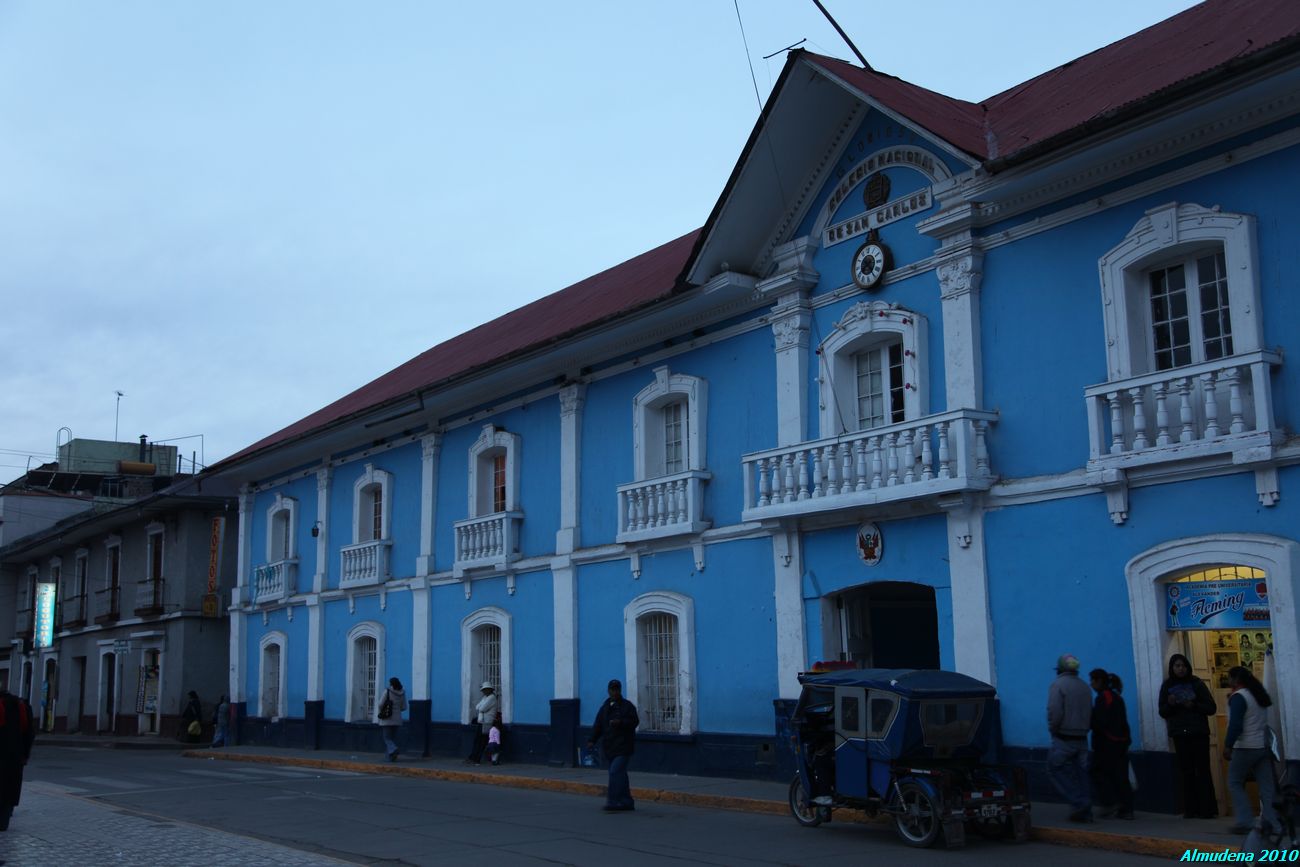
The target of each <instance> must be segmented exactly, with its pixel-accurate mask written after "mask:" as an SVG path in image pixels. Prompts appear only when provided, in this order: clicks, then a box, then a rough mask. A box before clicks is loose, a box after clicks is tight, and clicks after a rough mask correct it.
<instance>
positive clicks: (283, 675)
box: [257, 630, 289, 720]
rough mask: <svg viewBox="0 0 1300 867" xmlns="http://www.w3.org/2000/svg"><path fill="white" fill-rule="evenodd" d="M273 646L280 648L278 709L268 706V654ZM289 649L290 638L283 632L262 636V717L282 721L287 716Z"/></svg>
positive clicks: (259, 677)
mask: <svg viewBox="0 0 1300 867" xmlns="http://www.w3.org/2000/svg"><path fill="white" fill-rule="evenodd" d="M272 645H276V646H278V647H279V648H280V672H279V675H278V676H277V678H276V681H277V682H276V697H277V699H278V700H277V702H276V705H277V706H276V707H273V708H268V707H267V706H266V653H267V649H268V648H270V647H271V646H272ZM288 647H289V638H288V636H286V635H285V634H284V633H283V632H280V631H279V630H276V631H274V632H268V633H266V634H265V635H263V636H262V640H261V641H259V642H258V645H257V715H258V716H260V717H269V718H270V719H273V720H274V719H280V718H281V717H284V716H286V715H287V714H286V713H285V708H286V703H285V690H286V689H287V688H288V683H289V680H288V676H287V672H288V669H289V666H288V658H289V654H288Z"/></svg>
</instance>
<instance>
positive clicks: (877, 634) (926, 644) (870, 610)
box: [835, 581, 939, 668]
mask: <svg viewBox="0 0 1300 867" xmlns="http://www.w3.org/2000/svg"><path fill="white" fill-rule="evenodd" d="M835 607H836V614H838V615H839V624H838V627H839V630H838V631H839V635H840V659H841V660H844V661H850V662H856V663H857V664H858V665H859V666H860V667H862V668H938V667H939V614H938V609H937V608H936V607H935V602H934V588H933V587H928V586H926V585H924V584H913V583H911V582H909V581H881V582H879V583H876V584H868V585H867V586H865V587H860V588H857V589H855V590H850V591H848V592H846V593H842V594H840V595H839V596H838V597H837V598H836V604H835Z"/></svg>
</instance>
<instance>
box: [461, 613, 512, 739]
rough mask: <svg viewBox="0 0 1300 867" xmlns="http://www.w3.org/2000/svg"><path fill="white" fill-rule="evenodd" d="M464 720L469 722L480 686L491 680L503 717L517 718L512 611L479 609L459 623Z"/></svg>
mask: <svg viewBox="0 0 1300 867" xmlns="http://www.w3.org/2000/svg"><path fill="white" fill-rule="evenodd" d="M460 630H461V631H460V635H461V642H460V651H461V664H460V681H461V715H462V716H461V721H462V722H469V721H470V714H471V711H472V710H473V708H474V705H476V704H477V703H478V700H479V697H480V695H481V693H480V691H479V690H480V687H481V686H482V684H483V683H485V682H486V683H490V684H492V685H493V687H494V688H495V690H496V694H497V700H498V701H499V702H500V703H501V704H500V708H501V719H502V720H503V721H504V722H507V723H508V722H510V721H511V720H513V719H514V688H513V686H514V684H513V674H512V669H513V665H512V661H511V656H512V654H511V640H510V614H509V612H507V611H505V610H504V609H501V608H496V607H494V606H492V607H487V608H480V609H479V610H478V611H475V612H474V613H473V614H471V615H469V616H468V617H466V618H465V619H464V620H462V621H461V625H460Z"/></svg>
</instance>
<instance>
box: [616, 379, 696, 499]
mask: <svg viewBox="0 0 1300 867" xmlns="http://www.w3.org/2000/svg"><path fill="white" fill-rule="evenodd" d="M654 375H655V379H654V382H652V383H650V384H649V385H647V386H646V387H645V388H643V389H641V391H640V392H639V393H638V394H637V396H636V398H635V399H634V400H633V401H632V435H633V438H634V439H633V451H634V456H635V457H634V460H635V472H636V481H638V482H640V481H644V480H645V479H655V478H659V477H661V476H670V475H673V474H674V473H680V472H684V471H686V470H702V469H704V468H705V443H706V436H705V434H706V424H705V422H706V418H705V414H706V404H707V400H708V383H707V382H705V381H704V380H703V379H700V378H699V377H697V376H687V375H685V374H681V373H670V372H669V370H668V368H667V367H656V368H655V370H654Z"/></svg>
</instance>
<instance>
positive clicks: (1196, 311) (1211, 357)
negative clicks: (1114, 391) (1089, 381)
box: [1098, 202, 1262, 381]
mask: <svg viewBox="0 0 1300 867" xmlns="http://www.w3.org/2000/svg"><path fill="white" fill-rule="evenodd" d="M1098 266H1099V268H1100V271H1101V294H1102V311H1103V315H1104V317H1105V325H1106V362H1107V368H1108V371H1109V379H1110V380H1112V381H1113V380H1119V379H1127V378H1129V377H1132V376H1138V375H1141V374H1144V373H1154V372H1157V371H1161V370H1171V369H1174V368H1178V367H1185V366H1188V365H1193V364H1198V363H1201V362H1206V361H1215V360H1217V359H1220V358H1226V357H1228V356H1231V355H1241V354H1244V353H1247V352H1253V351H1255V350H1257V349H1260V348H1261V345H1262V338H1261V335H1260V326H1261V322H1262V320H1261V319H1260V317H1259V271H1258V268H1259V266H1258V256H1257V252H1256V244H1255V221H1254V219H1253V218H1252V217H1250V216H1248V215H1245V214H1230V213H1224V212H1222V211H1220V210H1219V209H1218V208H1205V207H1202V206H1200V205H1192V204H1183V205H1180V204H1178V203H1176V202H1173V203H1170V204H1167V205H1162V206H1161V207H1159V208H1153V209H1152V210H1150V211H1147V213H1146V216H1144V217H1143V218H1142V219H1141V220H1139V221H1138V222H1137V225H1135V226H1134V227H1133V229H1132V230H1131V231H1130V232H1129V233H1128V235H1126V236H1125V237H1124V240H1123V241H1121V242H1120V243H1119V244H1118V245H1117V246H1116V247H1115V248H1114V249H1112V250H1110V251H1109V252H1108V253H1106V255H1104V256H1102V257H1101V260H1100V261H1099V262H1098Z"/></svg>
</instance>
